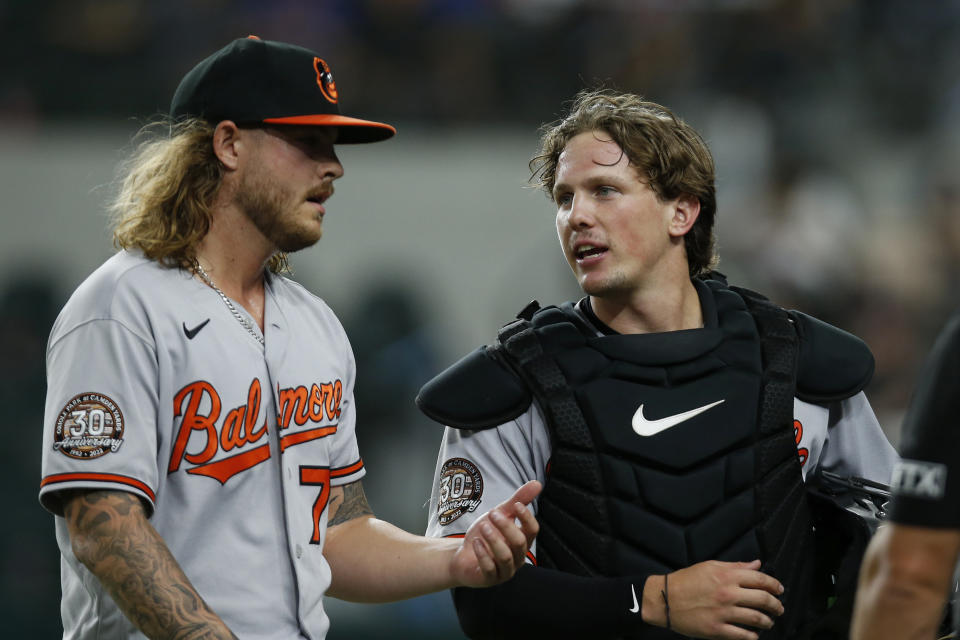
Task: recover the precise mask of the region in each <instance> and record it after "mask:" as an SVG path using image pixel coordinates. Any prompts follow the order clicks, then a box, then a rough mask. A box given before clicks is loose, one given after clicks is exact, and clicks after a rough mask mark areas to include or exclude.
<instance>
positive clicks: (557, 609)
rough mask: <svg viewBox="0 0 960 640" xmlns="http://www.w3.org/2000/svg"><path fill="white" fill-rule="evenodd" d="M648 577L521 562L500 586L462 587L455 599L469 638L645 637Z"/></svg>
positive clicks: (649, 626)
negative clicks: (597, 574) (592, 574)
mask: <svg viewBox="0 0 960 640" xmlns="http://www.w3.org/2000/svg"><path fill="white" fill-rule="evenodd" d="M646 579H647V576H630V577H624V578H585V577H581V576H576V575H573V574H569V573H564V572H562V571H555V570H552V569H544V568H541V567H534V566H531V565H525V566H523V567H522V568H521V569H520V570H519V571H518V572H517V574H516V575H515V576H514V577H513V578H511V579H510V580H508V581H507V582H504V583H503V584H500V585H497V586H495V587H489V588H486V589H471V588H467V587H460V588H457V589H454V590H453V602H454V606H455V607H456V609H457V616H458V617H459V619H460V626H461V628H462V629H463V632H464V633H465V634H466V635H467V637H469V638H471V639H472V640H487V639H490V640H510V639H511V638H518V639H520V638H522V639H523V640H531V639H533V638H551V639H552V640H557V639H560V638H595V639H597V640H602V639H603V638H616V637H618V636H623V635H630V637H631V638H643V637H644V634H643V633H642V631H643V630H644V629H648V630H652V629H654V628H655V627H653V626H651V625H647V624H645V623H644V622H643V620H642V618H641V612H640V607H639V604H637V605H636V611H631V610H632V609H633V608H634V606H635V604H634V596H633V594H634V593H636V602H637V603H639V602H640V601H641V599H642V597H643V585H644V583H645V582H646Z"/></svg>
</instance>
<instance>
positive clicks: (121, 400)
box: [40, 319, 158, 515]
mask: <svg viewBox="0 0 960 640" xmlns="http://www.w3.org/2000/svg"><path fill="white" fill-rule="evenodd" d="M55 331H56V330H55ZM157 376H158V366H157V357H156V353H155V351H154V347H153V344H152V342H150V341H149V340H148V339H146V338H145V337H143V336H141V335H139V334H137V333H135V332H133V331H132V330H130V329H129V328H127V327H126V326H124V325H123V324H121V323H120V322H118V321H116V320H112V319H98V320H91V321H88V322H85V323H82V324H80V325H79V326H78V327H76V328H73V329H72V330H70V331H69V332H67V333H66V334H64V335H62V336H56V335H54V336H52V339H51V342H50V345H49V347H48V351H47V396H46V405H45V410H44V421H43V453H42V456H41V472H42V479H41V489H40V502H41V504H43V506H44V507H45V508H46V509H48V510H49V511H51V512H52V513H54V514H56V515H62V506H61V504H60V501H59V499H58V495H59V492H60V491H62V490H64V489H111V490H120V491H128V492H132V493H135V494H137V495H139V496H140V497H141V498H143V499H144V500H145V501H146V502H147V505H148V512H150V513H152V511H153V507H154V504H155V501H156V487H157V483H158V468H157V424H156V420H157V406H158V404H157V403H158V399H157V393H156V388H157Z"/></svg>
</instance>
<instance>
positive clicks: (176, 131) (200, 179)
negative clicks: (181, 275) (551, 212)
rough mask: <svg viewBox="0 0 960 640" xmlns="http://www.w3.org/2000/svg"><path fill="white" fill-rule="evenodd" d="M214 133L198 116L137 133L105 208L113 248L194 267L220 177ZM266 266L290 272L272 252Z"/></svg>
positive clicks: (283, 258)
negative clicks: (109, 219) (109, 201)
mask: <svg viewBox="0 0 960 640" xmlns="http://www.w3.org/2000/svg"><path fill="white" fill-rule="evenodd" d="M213 131H214V126H213V125H211V124H210V123H209V122H206V121H204V120H201V119H198V118H192V119H188V120H183V121H177V122H171V121H170V120H167V119H164V120H158V121H156V122H153V123H151V124H148V125H146V126H145V127H143V128H142V129H140V131H139V132H138V133H137V135H136V136H135V137H134V152H133V153H132V154H131V155H130V157H129V158H128V159H127V160H126V162H124V163H123V164H122V165H121V167H120V170H119V174H118V179H117V191H116V195H115V197H114V198H113V201H112V202H111V203H110V205H109V212H110V214H111V220H112V225H113V244H114V246H115V247H117V248H120V249H136V250H139V251H140V252H142V253H143V254H144V255H145V256H146V257H147V258H150V259H151V260H156V261H157V262H159V263H161V264H164V265H166V266H168V267H181V268H184V269H192V268H193V265H194V263H195V261H196V257H197V246H198V245H199V243H200V241H201V240H202V239H203V237H204V236H205V235H206V234H207V232H208V231H209V230H210V221H211V219H212V218H211V215H212V214H211V211H210V207H211V205H212V203H213V200H214V198H215V197H216V195H217V191H218V190H219V188H220V183H221V180H222V178H223V167H222V165H221V164H220V160H219V159H218V158H217V156H216V154H215V153H214V151H213ZM267 267H268V268H269V269H270V270H271V271H273V272H274V273H280V272H284V271H288V270H289V265H288V262H287V255H286V254H285V253H282V252H278V253H276V254H274V255H273V256H272V257H271V258H270V261H269V262H268V263H267Z"/></svg>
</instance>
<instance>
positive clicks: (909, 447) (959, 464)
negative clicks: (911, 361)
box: [890, 314, 960, 529]
mask: <svg viewBox="0 0 960 640" xmlns="http://www.w3.org/2000/svg"><path fill="white" fill-rule="evenodd" d="M900 455H901V457H902V459H901V460H900V462H898V463H897V465H896V466H895V467H894V470H893V477H892V479H891V481H890V485H891V486H890V489H891V492H892V493H893V508H892V509H891V519H892V520H894V521H895V522H899V523H902V524H909V525H917V526H925V527H947V528H954V529H956V528H960V314H956V315H954V316H953V317H952V318H951V319H950V321H949V322H948V323H947V325H946V326H945V327H944V328H943V331H941V333H940V335H939V337H938V338H937V341H936V343H935V344H934V346H933V349H932V350H931V351H930V354H929V356H927V360H926V362H925V363H924V367H923V369H922V371H921V374H920V378H919V380H918V381H917V386H916V389H915V390H914V395H913V398H912V399H911V401H910V408H909V409H908V410H907V415H906V417H905V418H904V422H903V431H902V435H901V439H900Z"/></svg>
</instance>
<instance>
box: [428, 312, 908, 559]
mask: <svg viewBox="0 0 960 640" xmlns="http://www.w3.org/2000/svg"><path fill="white" fill-rule="evenodd" d="M578 312H579V309H578ZM584 319H586V317H584ZM708 406H709V405H708ZM637 408H638V409H639V405H638V407H637ZM793 415H794V432H795V434H796V440H797V453H798V455H799V456H800V460H801V463H802V467H801V468H802V472H803V477H804V479H806V478H807V477H809V476H810V474H811V473H813V474H816V473H817V472H818V471H820V470H827V471H830V472H833V473H837V474H840V475H843V476H858V477H863V478H868V479H870V480H875V481H877V482H882V483H884V484H889V482H890V476H891V473H892V471H893V467H894V464H895V463H896V461H897V459H898V458H897V453H896V451H895V450H894V448H893V446H892V445H891V444H890V442H889V441H888V440H887V438H886V436H885V435H884V433H883V430H882V429H881V428H880V424H879V422H878V421H877V418H876V416H875V415H874V412H873V409H872V408H871V407H870V403H869V402H868V401H867V398H866V396H865V395H864V394H863V392H861V393H858V394H857V395H855V396H853V397H851V398H848V399H846V400H844V401H842V402H834V403H830V404H827V405H817V404H810V403H808V402H804V401H802V400H799V399H797V398H794V402H793ZM624 429H626V430H627V431H630V430H632V429H633V425H631V424H625V425H624ZM637 437H640V436H637ZM550 455H551V447H550V433H549V429H548V427H547V425H546V422H545V421H544V417H543V413H542V412H541V410H540V408H539V406H537V404H536V403H533V404H531V406H530V408H528V409H527V411H526V412H524V413H523V414H522V415H520V416H519V417H518V418H516V419H514V420H510V421H509V422H506V423H504V424H502V425H500V426H499V427H497V428H494V429H486V430H480V431H469V430H461V429H454V428H451V427H446V428H445V430H444V434H443V440H442V442H441V445H440V453H439V456H438V458H437V468H436V472H435V474H434V484H433V490H432V494H431V496H430V509H429V512H428V514H429V515H428V522H427V532H426V534H427V535H428V536H431V537H451V536H462V535H464V533H465V532H466V531H467V529H468V528H469V527H470V525H471V524H473V522H474V521H475V520H476V519H477V518H479V517H480V516H481V515H483V513H484V512H485V511H487V510H488V509H490V508H491V507H492V506H494V505H497V504H499V503H501V502H503V501H504V500H507V499H508V498H509V497H510V496H511V495H512V494H513V491H515V489H516V487H518V486H520V485H522V484H523V483H525V482H528V481H530V480H539V481H540V482H545V481H546V467H547V463H548V462H549V460H550ZM537 506H538V502H537V501H534V502H533V503H532V504H531V509H532V510H533V513H534V515H536V513H537ZM527 559H528V561H530V562H533V563H536V542H534V544H533V546H531V553H530V554H528V558H527Z"/></svg>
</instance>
